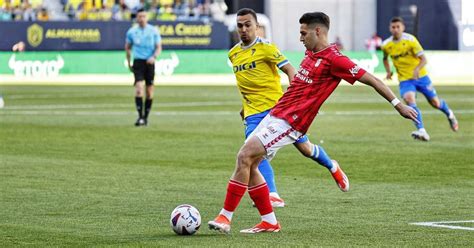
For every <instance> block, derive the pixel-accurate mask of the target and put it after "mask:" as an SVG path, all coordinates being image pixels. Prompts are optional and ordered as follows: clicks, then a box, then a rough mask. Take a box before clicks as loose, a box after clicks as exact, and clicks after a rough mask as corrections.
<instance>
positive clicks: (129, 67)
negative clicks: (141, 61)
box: [128, 63, 133, 72]
mask: <svg viewBox="0 0 474 248" xmlns="http://www.w3.org/2000/svg"><path fill="white" fill-rule="evenodd" d="M128 69H129V70H130V71H131V72H133V67H132V65H131V64H130V63H128Z"/></svg>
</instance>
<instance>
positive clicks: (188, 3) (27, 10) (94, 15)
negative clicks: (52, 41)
mask: <svg viewBox="0 0 474 248" xmlns="http://www.w3.org/2000/svg"><path fill="white" fill-rule="evenodd" d="M142 8H143V9H145V10H147V11H148V15H149V20H161V21H175V20H177V21H183V20H205V21H206V20H209V19H214V20H219V21H223V20H224V17H225V12H226V10H227V6H226V4H225V2H224V0H0V21H49V20H53V21H64V20H78V21H122V20H133V19H134V18H135V13H136V11H137V10H139V9H142Z"/></svg>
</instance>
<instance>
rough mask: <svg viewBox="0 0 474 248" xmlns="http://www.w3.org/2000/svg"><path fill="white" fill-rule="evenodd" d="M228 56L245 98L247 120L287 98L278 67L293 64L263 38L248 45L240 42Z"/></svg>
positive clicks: (243, 98) (244, 105) (244, 106)
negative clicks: (283, 97) (283, 96)
mask: <svg viewBox="0 0 474 248" xmlns="http://www.w3.org/2000/svg"><path fill="white" fill-rule="evenodd" d="M228 55H229V60H230V62H231V63H232V67H233V70H234V74H235V78H236V79H237V86H238V88H239V90H240V93H241V96H242V106H243V109H244V117H247V116H249V115H254V114H258V113H261V112H264V111H266V110H268V109H271V108H273V106H275V104H276V103H277V101H278V99H280V97H281V96H282V95H283V91H282V89H281V84H280V75H279V74H278V68H281V67H282V66H284V65H286V64H288V63H289V62H288V60H287V59H286V57H285V56H283V54H281V52H280V51H279V50H278V48H277V47H276V46H275V45H274V44H272V43H270V42H268V41H266V40H263V39H262V38H260V37H257V38H256V39H255V41H254V42H253V43H252V44H250V45H248V46H243V45H242V42H240V43H238V44H237V45H235V46H234V47H233V48H232V49H230V51H229V54H228Z"/></svg>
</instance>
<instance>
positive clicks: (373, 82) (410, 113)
mask: <svg viewBox="0 0 474 248" xmlns="http://www.w3.org/2000/svg"><path fill="white" fill-rule="evenodd" d="M358 81H359V82H361V83H363V84H366V85H369V86H371V87H373V88H374V89H375V90H376V91H377V92H378V93H379V94H380V95H381V96H382V97H383V98H385V99H386V100H387V101H389V102H390V103H391V104H392V105H393V107H394V108H395V109H396V110H397V111H398V113H400V115H401V116H403V117H405V118H407V119H411V120H413V121H417V119H416V116H417V115H418V114H417V113H416V111H415V110H414V109H413V108H411V107H408V106H406V105H405V104H403V103H401V102H400V100H398V98H397V97H396V96H395V94H394V93H393V92H392V90H391V89H390V88H389V87H387V85H385V84H384V83H383V82H382V81H381V80H380V79H378V78H377V77H375V76H374V75H372V74H370V73H368V72H366V73H364V75H363V76H362V77H361V78H359V80H358Z"/></svg>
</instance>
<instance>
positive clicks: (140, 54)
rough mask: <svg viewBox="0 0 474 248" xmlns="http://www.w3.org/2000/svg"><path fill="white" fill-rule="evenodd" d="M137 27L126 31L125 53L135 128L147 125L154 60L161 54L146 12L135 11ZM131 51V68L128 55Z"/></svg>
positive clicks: (158, 40)
mask: <svg viewBox="0 0 474 248" xmlns="http://www.w3.org/2000/svg"><path fill="white" fill-rule="evenodd" d="M136 18H137V23H138V26H135V27H131V28H130V29H129V30H128V31H127V36H126V41H125V51H126V54H127V63H128V67H129V68H130V70H131V71H132V72H133V75H134V77H135V106H136V109H137V112H138V119H137V121H136V122H135V126H146V125H148V114H149V113H150V110H151V105H152V103H153V90H154V86H153V80H154V78H155V60H156V58H157V57H158V56H159V55H160V53H161V36H160V33H159V31H158V29H157V28H155V27H154V26H153V25H150V24H148V20H147V12H146V11H145V10H144V9H140V10H138V11H137V17H136ZM131 51H133V66H132V64H131V63H130V54H131ZM144 84H146V98H145V108H143V96H144V93H145V92H144V91H145V90H144Z"/></svg>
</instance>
